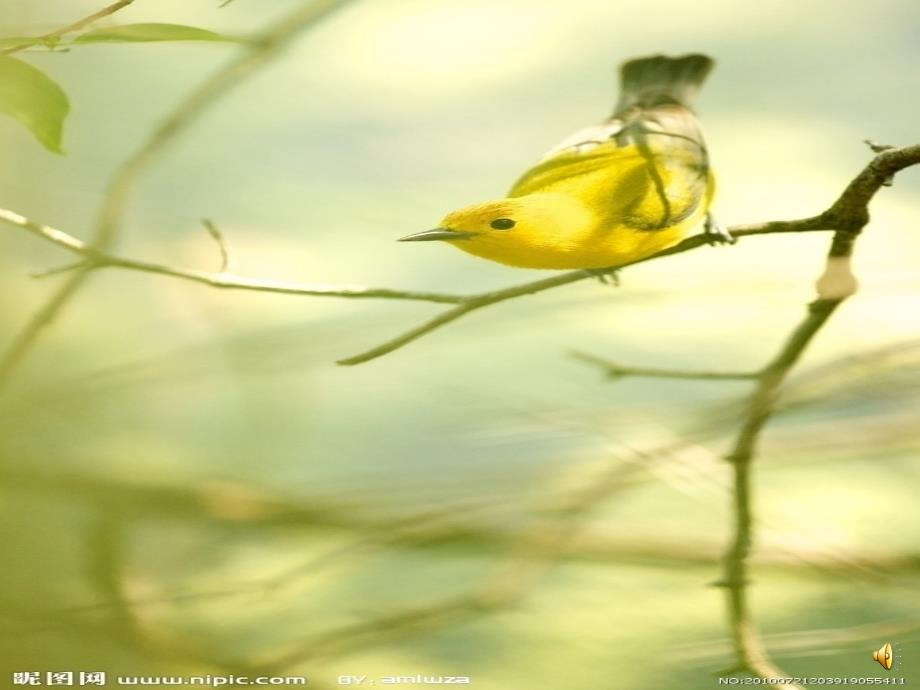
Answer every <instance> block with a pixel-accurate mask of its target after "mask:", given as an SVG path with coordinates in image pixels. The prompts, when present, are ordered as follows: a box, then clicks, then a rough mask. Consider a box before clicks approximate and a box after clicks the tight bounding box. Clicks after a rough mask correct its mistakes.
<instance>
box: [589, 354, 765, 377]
mask: <svg viewBox="0 0 920 690" xmlns="http://www.w3.org/2000/svg"><path fill="white" fill-rule="evenodd" d="M571 355H572V358H573V359H577V360H580V361H582V362H587V363H588V364H593V365H594V366H597V367H600V369H602V370H603V371H604V373H605V374H606V375H607V376H608V377H609V378H613V379H618V378H626V377H628V376H639V377H643V378H654V379H689V380H694V381H749V380H751V379H756V378H757V377H758V376H759V375H760V372H757V371H691V370H684V369H656V368H651V367H626V366H623V365H621V364H617V363H616V362H611V361H610V360H608V359H604V358H603V357H597V356H595V355H591V354H588V353H586V352H572V353H571Z"/></svg>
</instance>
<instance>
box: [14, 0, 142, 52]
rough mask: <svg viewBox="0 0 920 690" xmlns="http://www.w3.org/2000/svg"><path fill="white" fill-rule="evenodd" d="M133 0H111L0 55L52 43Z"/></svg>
mask: <svg viewBox="0 0 920 690" xmlns="http://www.w3.org/2000/svg"><path fill="white" fill-rule="evenodd" d="M133 2H134V0H118V2H113V3H112V4H111V5H107V6H106V7H103V8H102V9H101V10H98V11H96V12H93V13H92V14H90V15H87V16H85V17H83V19H79V20H77V21H75V22H74V23H73V24H68V25H66V26H62V27H61V28H60V29H55V30H54V31H52V32H50V33H47V34H42V35H41V36H36V37H35V38H34V39H33V40H32V41H30V42H28V43H20V44H19V45H15V46H11V47H9V48H5V49H3V50H0V55H10V54H12V53H18V52H19V51H21V50H25V49H26V48H31V47H32V46H34V45H37V44H40V43H46V44H47V43H53V42H55V41H57V39H59V38H62V37H63V36H66V35H67V34H72V33H75V32H77V31H80V29H85V28H86V27H87V26H89V25H90V24H93V23H95V22H97V21H99V20H100V19H103V18H104V17H108V16H110V15H113V14H115V13H116V12H118V10H120V9H123V8H125V7H127V6H128V5H130V4H131V3H133Z"/></svg>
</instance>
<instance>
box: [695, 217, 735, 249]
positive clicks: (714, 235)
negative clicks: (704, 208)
mask: <svg viewBox="0 0 920 690" xmlns="http://www.w3.org/2000/svg"><path fill="white" fill-rule="evenodd" d="M703 234H704V235H705V238H706V243H707V244H712V245H715V244H734V243H735V242H737V241H738V238H737V237H733V236H732V234H731V233H730V232H729V231H728V230H727V229H726V227H725V226H724V225H722V224H721V223H720V222H719V221H717V220H716V219H715V218H714V217H713V215H712V214H711V213H707V214H706V221H705V223H704V224H703Z"/></svg>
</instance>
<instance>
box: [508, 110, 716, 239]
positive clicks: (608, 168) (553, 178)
mask: <svg viewBox="0 0 920 690" xmlns="http://www.w3.org/2000/svg"><path fill="white" fill-rule="evenodd" d="M709 183H710V182H709V165H708V160H707V156H706V149H705V146H704V145H703V141H702V137H701V136H700V135H699V130H698V128H697V127H696V123H695V118H694V117H693V116H692V114H690V113H689V111H686V110H683V109H680V111H676V110H675V111H672V112H668V111H657V110H656V111H652V112H649V111H645V112H642V113H638V114H637V116H636V117H633V118H630V117H628V116H627V117H615V118H611V119H610V120H606V121H604V122H602V123H600V124H598V125H595V126H593V127H587V128H585V129H582V130H579V131H578V132H575V133H574V134H573V135H571V136H569V137H566V138H565V139H564V140H563V141H562V142H561V143H560V144H558V145H557V146H555V147H554V148H553V149H551V150H550V151H549V153H547V155H546V156H545V157H544V158H543V159H542V160H541V161H540V162H539V163H538V164H537V165H535V166H534V167H533V168H531V169H530V170H528V171H527V172H526V173H524V175H523V176H522V177H521V178H520V179H519V180H518V181H517V182H516V183H515V185H514V186H513V187H512V189H511V192H510V193H509V195H510V196H524V195H527V194H533V193H536V192H546V191H557V192H562V193H567V194H571V195H573V196H576V197H578V198H579V199H580V200H582V201H583V202H585V203H586V204H589V205H590V206H592V207H593V208H595V209H596V210H597V211H598V212H599V213H600V214H602V215H603V216H604V217H605V219H606V224H607V225H609V226H611V227H616V226H619V227H621V226H624V225H625V226H627V227H630V228H633V229H635V230H644V231H653V230H660V229H663V228H668V227H672V226H674V225H676V224H678V223H680V222H681V221H682V220H685V219H686V218H688V217H689V216H691V215H692V214H693V213H694V211H696V210H697V208H698V207H699V206H700V204H701V203H703V202H704V200H705V198H706V195H707V189H708V185H709Z"/></svg>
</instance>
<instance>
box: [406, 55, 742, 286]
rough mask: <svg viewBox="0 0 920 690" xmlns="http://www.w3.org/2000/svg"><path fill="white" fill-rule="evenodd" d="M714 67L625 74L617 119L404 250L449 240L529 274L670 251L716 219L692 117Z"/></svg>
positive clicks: (640, 63)
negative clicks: (533, 270) (421, 243)
mask: <svg viewBox="0 0 920 690" xmlns="http://www.w3.org/2000/svg"><path fill="white" fill-rule="evenodd" d="M712 66H713V61H712V59H711V58H709V57H707V56H705V55H698V54H694V55H684V56H681V57H673V58H672V57H666V56H663V55H655V56H651V57H644V58H639V59H635V60H630V61H629V62H626V63H625V64H623V65H622V67H621V68H620V91H621V95H620V100H619V103H618V104H617V107H616V110H615V111H614V114H613V116H611V117H610V118H608V119H607V120H604V121H603V122H601V123H600V124H597V125H594V126H591V127H587V128H584V129H581V130H579V131H577V132H575V133H574V134H573V135H571V136H569V137H567V138H566V139H565V140H563V141H562V142H561V143H560V144H559V145H557V146H556V147H555V148H553V149H552V150H551V151H550V152H549V153H548V154H546V156H545V157H544V158H543V160H541V161H540V162H539V163H537V165H535V166H534V167H532V168H531V169H530V170H528V171H527V172H525V173H524V174H523V175H522V176H521V178H520V179H519V180H518V181H517V182H516V183H515V184H514V186H513V187H512V188H511V191H510V192H509V193H508V196H507V197H506V198H504V199H497V200H495V201H487V202H485V203H480V204H474V205H472V206H466V207H464V208H461V209H459V210H457V211H452V212H451V213H448V214H447V215H446V216H445V217H444V219H443V220H442V221H441V223H440V227H437V228H435V229H434V230H426V231H424V232H419V233H415V234H413V235H409V236H407V237H403V238H401V240H400V241H403V242H417V241H426V240H442V241H447V242H450V243H451V244H452V245H453V246H455V247H457V248H458V249H462V250H463V251H465V252H469V253H470V254H474V255H475V256H479V257H482V258H484V259H491V260H492V261H499V262H501V263H503V264H508V265H511V266H521V267H525V268H551V269H571V268H587V269H602V268H609V267H615V266H618V265H621V264H624V263H627V262H630V261H635V260H637V259H641V258H644V257H646V256H650V255H652V254H654V253H656V252H659V251H661V250H663V249H666V248H668V247H670V246H672V245H674V244H676V243H677V242H679V241H680V240H681V239H683V238H684V237H686V236H687V235H688V234H689V232H690V231H691V230H692V229H694V228H695V227H696V226H698V225H699V224H700V223H704V224H705V230H706V232H707V233H709V234H710V235H711V236H712V237H713V239H715V240H719V241H731V237H730V235H728V234H727V233H726V232H725V231H724V230H722V229H721V228H720V227H719V226H718V224H716V223H715V222H714V221H713V220H712V218H711V216H710V215H709V204H710V201H711V200H712V196H713V191H714V182H713V176H712V172H711V170H710V167H709V158H708V156H707V153H706V145H705V144H704V142H703V136H702V133H701V132H700V126H699V122H698V120H697V118H696V115H695V114H694V112H693V110H692V106H693V102H694V100H695V98H696V95H697V92H698V91H699V89H700V87H701V86H702V84H703V81H704V80H705V79H706V76H707V75H708V74H709V72H710V70H711V69H712Z"/></svg>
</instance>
